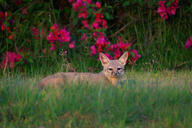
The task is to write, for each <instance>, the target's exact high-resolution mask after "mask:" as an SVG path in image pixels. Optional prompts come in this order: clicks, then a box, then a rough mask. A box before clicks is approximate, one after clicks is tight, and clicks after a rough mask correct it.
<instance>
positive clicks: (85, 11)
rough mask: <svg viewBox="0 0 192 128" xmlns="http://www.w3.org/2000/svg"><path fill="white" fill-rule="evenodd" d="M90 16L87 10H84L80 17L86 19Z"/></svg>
mask: <svg viewBox="0 0 192 128" xmlns="http://www.w3.org/2000/svg"><path fill="white" fill-rule="evenodd" d="M88 15H89V12H88V11H87V10H86V9H85V8H82V9H80V12H79V15H78V17H79V18H84V19H86V18H87V16H88Z"/></svg>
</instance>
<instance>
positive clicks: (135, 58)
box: [130, 49, 141, 62]
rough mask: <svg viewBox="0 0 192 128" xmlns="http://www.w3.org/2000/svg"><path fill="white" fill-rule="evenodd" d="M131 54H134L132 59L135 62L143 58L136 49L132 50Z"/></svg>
mask: <svg viewBox="0 0 192 128" xmlns="http://www.w3.org/2000/svg"><path fill="white" fill-rule="evenodd" d="M130 52H132V53H134V57H132V58H131V60H132V61H133V62H136V61H137V60H138V59H139V58H140V57H141V55H139V54H138V52H137V50H135V49H133V50H131V51H130Z"/></svg>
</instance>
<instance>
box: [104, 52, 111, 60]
mask: <svg viewBox="0 0 192 128" xmlns="http://www.w3.org/2000/svg"><path fill="white" fill-rule="evenodd" d="M105 55H106V56H107V57H108V58H109V59H110V60H112V59H113V57H112V56H111V55H109V54H108V53H105Z"/></svg>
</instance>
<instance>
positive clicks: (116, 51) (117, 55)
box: [114, 49, 122, 59]
mask: <svg viewBox="0 0 192 128" xmlns="http://www.w3.org/2000/svg"><path fill="white" fill-rule="evenodd" d="M114 54H115V57H114V58H115V59H118V58H119V57H120V56H121V54H122V52H121V51H120V50H119V49H116V50H115V52H114Z"/></svg>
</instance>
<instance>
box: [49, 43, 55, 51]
mask: <svg viewBox="0 0 192 128" xmlns="http://www.w3.org/2000/svg"><path fill="white" fill-rule="evenodd" d="M55 49H56V45H55V44H53V43H51V48H50V50H51V51H54V50H55Z"/></svg>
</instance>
